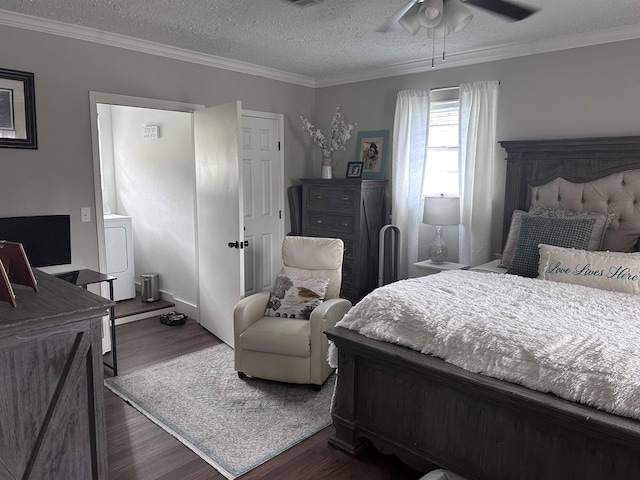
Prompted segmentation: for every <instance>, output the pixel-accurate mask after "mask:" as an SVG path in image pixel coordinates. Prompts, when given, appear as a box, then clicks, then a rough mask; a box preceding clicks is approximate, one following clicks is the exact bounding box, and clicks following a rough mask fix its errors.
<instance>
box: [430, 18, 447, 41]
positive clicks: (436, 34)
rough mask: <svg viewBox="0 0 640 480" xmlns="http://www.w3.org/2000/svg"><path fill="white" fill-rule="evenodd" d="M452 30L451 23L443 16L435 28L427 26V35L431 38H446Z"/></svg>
mask: <svg viewBox="0 0 640 480" xmlns="http://www.w3.org/2000/svg"><path fill="white" fill-rule="evenodd" d="M450 32H451V27H449V23H448V22H447V21H445V20H444V17H443V18H442V21H441V22H440V23H439V24H438V26H436V27H433V28H427V37H429V38H444V37H446V36H447V35H449V33H450Z"/></svg>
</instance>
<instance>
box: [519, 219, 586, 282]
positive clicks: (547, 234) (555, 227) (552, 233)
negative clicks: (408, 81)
mask: <svg viewBox="0 0 640 480" xmlns="http://www.w3.org/2000/svg"><path fill="white" fill-rule="evenodd" d="M595 222H596V219H595V218H581V217H573V218H554V217H538V216H523V217H522V225H521V226H520V233H519V235H518V241H517V242H516V248H515V252H514V254H513V259H512V260H511V265H510V266H509V269H508V270H507V273H511V274H513V275H520V276H521V277H530V278H534V277H537V276H538V263H539V261H540V252H539V250H538V245H539V244H541V243H544V244H546V245H555V246H557V247H566V248H577V249H580V250H586V249H587V246H588V245H589V238H590V237H591V231H592V230H593V225H594V224H595Z"/></svg>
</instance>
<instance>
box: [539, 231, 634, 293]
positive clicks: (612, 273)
mask: <svg viewBox="0 0 640 480" xmlns="http://www.w3.org/2000/svg"><path fill="white" fill-rule="evenodd" d="M538 249H539V250H540V263H539V265H538V278H542V279H544V280H551V281H554V282H562V283H573V284H576V285H585V286H587V287H593V288H600V289H601V290H610V291H613V292H623V293H633V294H638V293H640V254H638V253H620V252H608V251H607V252H600V251H597V252H592V251H588V250H576V249H573V248H563V247H556V246H552V245H545V244H543V243H541V244H540V245H538Z"/></svg>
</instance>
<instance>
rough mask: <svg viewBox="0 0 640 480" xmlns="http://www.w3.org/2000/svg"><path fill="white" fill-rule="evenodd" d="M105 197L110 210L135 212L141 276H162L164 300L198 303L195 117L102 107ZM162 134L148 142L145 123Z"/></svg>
mask: <svg viewBox="0 0 640 480" xmlns="http://www.w3.org/2000/svg"><path fill="white" fill-rule="evenodd" d="M98 114H99V115H100V134H101V145H102V146H103V147H102V148H103V152H104V151H105V150H106V151H109V150H110V151H111V152H112V155H111V156H108V155H104V156H103V172H104V175H103V180H104V181H103V184H104V190H103V195H104V198H105V203H107V202H108V205H109V207H110V209H111V212H112V213H117V214H119V215H128V216H130V217H132V223H133V244H134V261H135V278H136V283H139V278H140V275H141V274H146V273H158V274H159V275H160V289H161V291H162V294H163V298H166V299H169V300H173V301H175V302H176V304H177V307H176V308H178V309H180V311H185V309H188V310H189V312H188V313H190V316H194V313H193V312H195V308H196V302H197V298H196V292H197V284H196V260H195V220H194V218H195V209H194V202H195V200H194V193H193V192H194V172H193V168H194V167H193V142H192V136H191V114H189V113H184V112H170V111H164V110H152V109H145V108H133V107H122V106H102V108H100V109H99V110H98ZM147 125H156V126H158V127H159V132H160V137H159V138H157V139H145V138H143V135H142V128H143V126H147Z"/></svg>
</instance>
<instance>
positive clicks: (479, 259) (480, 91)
mask: <svg viewBox="0 0 640 480" xmlns="http://www.w3.org/2000/svg"><path fill="white" fill-rule="evenodd" d="M498 85H499V82H498V81H488V82H474V83H468V84H462V85H460V204H461V221H462V223H461V225H460V252H459V255H460V256H459V258H460V260H459V261H460V263H464V264H466V265H469V266H472V267H473V266H476V265H479V264H482V263H485V262H488V261H490V260H491V222H492V211H493V200H494V198H493V197H494V192H493V176H494V162H495V152H496V117H497V111H498Z"/></svg>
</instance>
